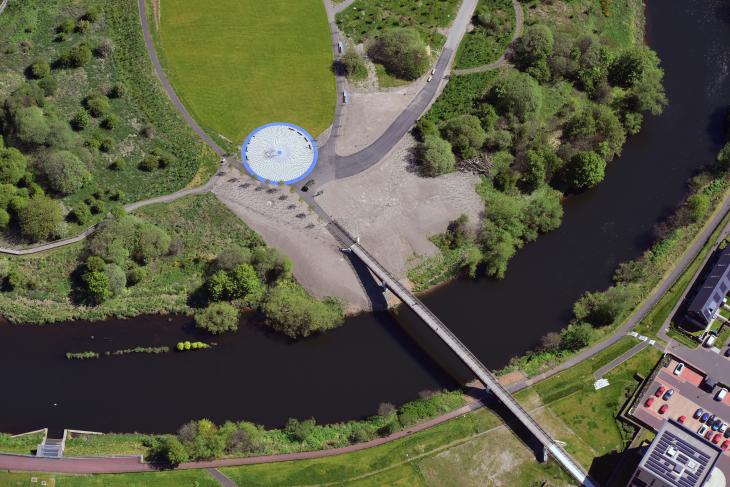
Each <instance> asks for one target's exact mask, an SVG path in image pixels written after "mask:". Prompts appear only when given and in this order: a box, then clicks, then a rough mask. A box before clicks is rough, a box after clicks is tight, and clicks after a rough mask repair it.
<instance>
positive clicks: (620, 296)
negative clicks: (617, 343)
mask: <svg viewBox="0 0 730 487" xmlns="http://www.w3.org/2000/svg"><path fill="white" fill-rule="evenodd" d="M635 296H636V290H635V289H634V288H633V287H626V286H613V287H610V288H608V290H606V291H603V292H598V293H591V292H587V293H585V294H583V296H581V297H580V299H579V300H578V301H576V302H575V304H574V305H573V314H574V315H575V318H576V319H577V320H578V321H582V322H586V323H590V324H591V325H593V326H595V327H601V326H608V325H613V324H615V323H617V322H618V320H620V319H622V318H624V317H625V315H626V313H627V312H628V311H629V308H628V307H629V305H630V304H632V303H633V302H634V298H635Z"/></svg>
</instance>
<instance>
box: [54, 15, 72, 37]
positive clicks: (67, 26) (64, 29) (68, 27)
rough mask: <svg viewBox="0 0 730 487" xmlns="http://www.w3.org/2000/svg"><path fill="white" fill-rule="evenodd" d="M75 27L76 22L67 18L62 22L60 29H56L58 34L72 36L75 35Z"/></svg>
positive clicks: (59, 25)
mask: <svg viewBox="0 0 730 487" xmlns="http://www.w3.org/2000/svg"><path fill="white" fill-rule="evenodd" d="M75 27H76V22H75V21H74V20H73V19H69V18H65V19H63V20H62V21H61V23H60V24H58V27H56V32H58V33H64V34H71V33H73V31H74V28H75Z"/></svg>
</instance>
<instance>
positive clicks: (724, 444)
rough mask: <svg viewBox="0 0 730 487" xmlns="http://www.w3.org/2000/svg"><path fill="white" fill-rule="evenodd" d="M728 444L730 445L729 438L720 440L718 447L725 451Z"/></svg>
mask: <svg viewBox="0 0 730 487" xmlns="http://www.w3.org/2000/svg"><path fill="white" fill-rule="evenodd" d="M728 446H730V440H725V441H723V442H722V445H720V448H722V451H725V450H727V447H728Z"/></svg>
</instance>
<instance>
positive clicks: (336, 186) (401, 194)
mask: <svg viewBox="0 0 730 487" xmlns="http://www.w3.org/2000/svg"><path fill="white" fill-rule="evenodd" d="M414 144H415V141H414V140H413V137H411V136H410V135H407V136H406V137H404V138H403V139H402V140H401V141H400V142H399V143H398V144H397V145H396V146H395V148H394V149H393V150H392V151H391V153H390V154H388V155H387V156H386V157H385V158H384V159H383V160H382V161H381V162H380V163H378V164H377V165H375V166H373V167H372V168H370V169H368V170H367V171H365V172H363V173H360V174H358V175H356V176H353V177H350V178H346V179H342V180H337V181H332V182H330V183H327V184H325V185H324V186H323V187H322V189H323V190H324V194H322V195H321V196H320V197H319V198H318V202H319V204H320V205H321V206H322V208H324V209H325V211H327V212H328V213H329V214H330V215H332V217H333V218H335V219H337V220H338V221H339V222H341V223H342V224H343V225H344V226H345V227H346V228H347V229H348V230H349V231H350V232H351V233H352V234H353V235H355V236H359V237H360V241H361V242H362V244H363V245H364V246H365V248H367V249H368V251H370V252H371V253H372V254H373V255H374V256H375V257H376V258H377V259H379V260H380V261H381V262H382V264H383V265H384V266H385V267H386V268H387V269H388V270H389V271H390V272H392V273H393V274H395V275H396V276H397V277H399V278H401V279H402V278H403V277H404V276H405V274H406V270H407V264H408V260H409V259H411V258H412V257H413V255H414V254H416V255H419V256H423V255H433V254H435V253H436V252H437V251H438V249H437V248H436V246H435V245H433V243H431V242H430V241H429V240H428V237H430V236H431V235H434V234H437V233H441V232H443V231H445V230H446V227H447V226H448V223H449V222H450V221H451V220H454V219H455V218H457V217H459V215H461V214H462V213H466V214H467V215H469V218H470V220H471V221H472V222H476V221H478V218H479V213H480V212H481V211H482V208H483V203H482V200H481V198H480V197H479V196H478V195H477V194H476V192H475V191H474V186H475V185H476V183H477V182H478V177H477V176H475V175H472V174H466V173H459V172H456V173H452V174H447V175H444V176H440V177H438V178H424V177H421V176H419V175H418V174H416V173H414V172H413V171H412V169H411V162H410V160H411V155H410V150H411V149H412V147H413V146H414Z"/></svg>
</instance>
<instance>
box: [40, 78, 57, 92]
mask: <svg viewBox="0 0 730 487" xmlns="http://www.w3.org/2000/svg"><path fill="white" fill-rule="evenodd" d="M38 86H39V87H40V88H41V90H43V94H44V95H45V96H53V95H55V94H56V90H57V89H58V81H57V80H56V78H54V77H53V76H46V77H45V78H43V79H42V80H40V81H38Z"/></svg>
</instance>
